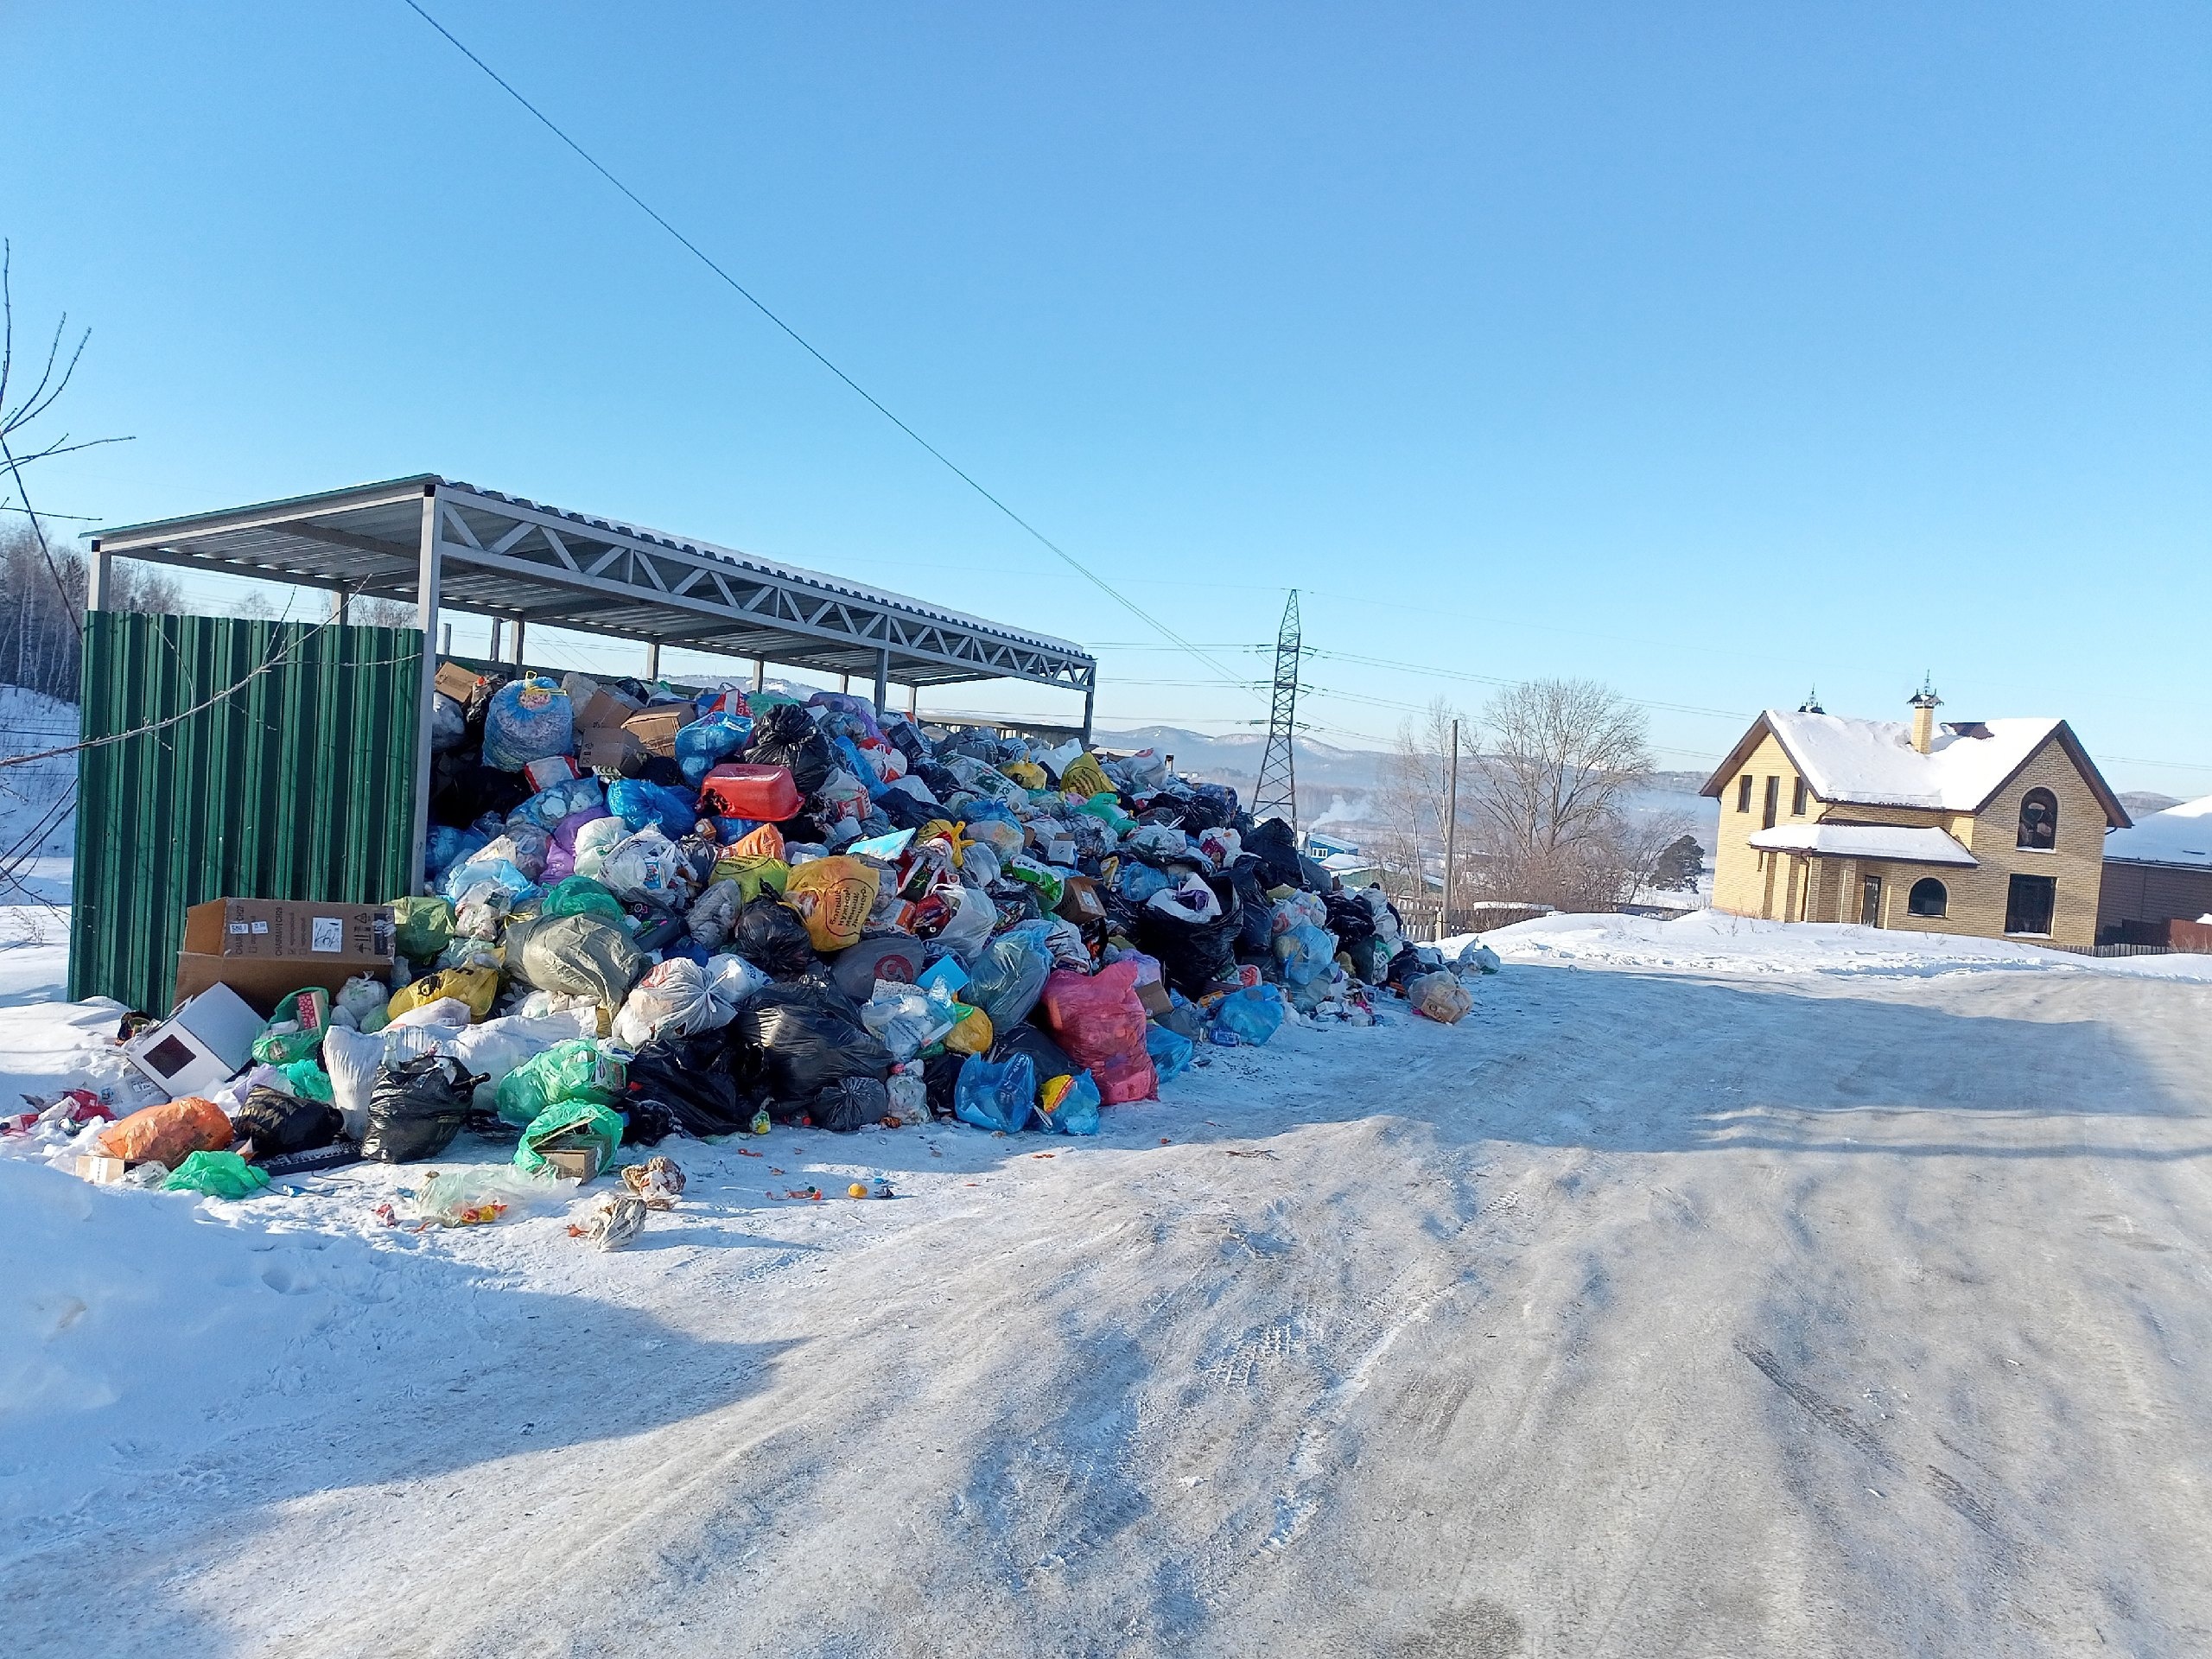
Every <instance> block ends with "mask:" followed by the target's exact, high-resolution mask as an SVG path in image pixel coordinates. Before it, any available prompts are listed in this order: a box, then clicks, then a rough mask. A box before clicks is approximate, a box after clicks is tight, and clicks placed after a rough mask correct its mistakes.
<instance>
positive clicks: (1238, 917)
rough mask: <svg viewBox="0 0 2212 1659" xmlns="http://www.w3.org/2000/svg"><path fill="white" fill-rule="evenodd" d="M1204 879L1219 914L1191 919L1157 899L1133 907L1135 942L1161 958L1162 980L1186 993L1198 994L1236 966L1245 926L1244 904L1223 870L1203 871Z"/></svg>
mask: <svg viewBox="0 0 2212 1659" xmlns="http://www.w3.org/2000/svg"><path fill="white" fill-rule="evenodd" d="M1206 885H1207V886H1208V887H1211V888H1212V889H1213V890H1214V896H1215V897H1216V898H1217V899H1219V900H1220V901H1221V914H1220V915H1218V916H1217V917H1215V918H1213V919H1212V920H1211V921H1207V922H1194V921H1189V920H1186V919H1185V918H1183V917H1180V916H1173V915H1170V914H1169V913H1168V912H1166V911H1164V910H1162V909H1160V907H1159V906H1157V905H1145V906H1141V907H1140V908H1139V909H1138V911H1137V941H1136V942H1137V948H1138V949H1139V950H1142V951H1144V952H1145V953H1146V954H1147V956H1154V957H1159V958H1160V971H1161V973H1162V974H1163V975H1164V976H1166V980H1167V982H1168V983H1169V984H1170V985H1172V986H1173V987H1174V988H1176V989H1177V990H1179V991H1180V992H1182V993H1183V995H1185V996H1199V995H1204V994H1205V991H1206V990H1207V988H1209V987H1211V986H1212V985H1213V984H1214V983H1215V982H1217V981H1218V980H1222V979H1225V978H1227V977H1228V976H1229V975H1230V971H1231V970H1232V969H1235V967H1236V942H1237V938H1238V937H1239V936H1240V935H1241V934H1242V933H1243V930H1244V906H1243V901H1242V900H1240V899H1238V898H1237V896H1236V885H1235V884H1234V883H1233V882H1232V881H1230V879H1229V878H1228V877H1226V876H1218V875H1215V876H1208V877H1207V878H1206Z"/></svg>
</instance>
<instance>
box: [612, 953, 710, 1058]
mask: <svg viewBox="0 0 2212 1659" xmlns="http://www.w3.org/2000/svg"><path fill="white" fill-rule="evenodd" d="M731 1013H732V1010H731V1009H730V1008H728V1007H725V1006H724V1005H723V1004H722V1002H721V1001H720V1000H719V999H717V998H716V997H715V995H714V994H713V993H712V992H711V991H710V990H709V988H708V986H707V976H706V974H705V972H704V970H702V969H701V968H700V966H699V964H698V963H696V962H694V961H692V960H691V959H690V957H670V958H669V959H668V960H667V961H666V962H664V963H659V964H658V966H656V967H653V968H652V969H647V971H646V973H645V977H644V978H643V979H641V980H639V982H637V984H636V985H634V986H632V988H631V990H630V995H628V996H627V997H626V998H625V999H624V1000H623V1002H622V1008H621V1011H620V1013H619V1014H616V1015H615V1016H614V1040H615V1041H616V1042H618V1043H620V1044H622V1045H623V1046H625V1047H626V1048H632V1049H638V1048H643V1047H644V1046H645V1045H646V1044H647V1043H650V1042H652V1040H653V1039H655V1038H656V1037H688V1036H690V1035H691V1034H692V1033H694V1032H700V1031H711V1030H713V1029H714V1028H715V1027H717V1026H726V1025H728V1023H729V1020H730V1014H731Z"/></svg>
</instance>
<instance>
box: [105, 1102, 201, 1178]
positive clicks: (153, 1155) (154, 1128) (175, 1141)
mask: <svg viewBox="0 0 2212 1659" xmlns="http://www.w3.org/2000/svg"><path fill="white" fill-rule="evenodd" d="M230 1144H231V1120H230V1119H229V1118H227V1117H225V1116H223V1109H222V1108H221V1107H219V1106H218V1105H217V1104H216V1103H214V1102H213V1101H212V1100H202V1099H201V1098H200V1096H197V1095H187V1096H185V1097H184V1098H183V1099H182V1100H173V1101H170V1102H169V1103H168V1104H167V1105H165V1106H149V1107H147V1108H146V1109H144V1110H143V1111H137V1112H133V1113H131V1114H130V1116H128V1117H126V1118H124V1120H123V1121H122V1122H118V1123H117V1124H115V1125H114V1126H113V1127H112V1128H109V1129H107V1130H105V1131H104V1132H103V1133H102V1134H101V1135H100V1150H101V1151H102V1152H104V1153H105V1154H107V1155H108V1156H109V1157H111V1158H120V1159H122V1160H124V1161H125V1162H126V1163H133V1164H138V1163H143V1162H145V1161H146V1160H148V1159H149V1158H150V1159H152V1160H155V1161H156V1163H162V1164H167V1165H168V1166H169V1167H170V1168H171V1169H175V1167H176V1166H178V1165H179V1164H181V1163H182V1162H183V1161H184V1160H186V1159H187V1158H188V1157H190V1156H191V1155H192V1154H194V1153H195V1152H220V1151H222V1150H223V1149H224V1148H225V1147H227V1146H229V1145H230Z"/></svg>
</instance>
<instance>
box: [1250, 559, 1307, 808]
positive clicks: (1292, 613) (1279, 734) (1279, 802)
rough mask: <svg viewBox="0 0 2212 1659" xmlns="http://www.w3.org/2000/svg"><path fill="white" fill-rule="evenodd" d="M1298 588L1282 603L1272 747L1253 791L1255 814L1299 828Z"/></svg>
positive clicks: (1270, 731)
mask: <svg viewBox="0 0 2212 1659" xmlns="http://www.w3.org/2000/svg"><path fill="white" fill-rule="evenodd" d="M1298 657H1299V648H1298V589H1297V588H1292V589H1291V590H1290V602H1289V603H1288V604H1287V605H1285V606H1284V607H1282V631H1281V632H1279V633H1278V634H1276V635H1275V685H1274V704H1273V705H1272V706H1271V707H1270V708H1269V709H1268V747H1267V748H1266V749H1265V750H1264V751H1262V753H1261V755H1260V781H1259V785H1258V786H1257V787H1256V788H1255V789H1254V790H1253V791H1252V817H1253V818H1254V820H1255V821H1258V822H1264V821H1265V820H1266V819H1268V818H1270V817H1280V818H1281V819H1283V820H1284V821H1285V822H1286V823H1288V824H1289V825H1290V827H1291V828H1292V829H1294V830H1295V829H1297V828H1298V770H1297V766H1296V763H1295V762H1294V760H1293V759H1292V753H1291V750H1292V741H1293V739H1294V737H1295V735H1296V734H1297V731H1298Z"/></svg>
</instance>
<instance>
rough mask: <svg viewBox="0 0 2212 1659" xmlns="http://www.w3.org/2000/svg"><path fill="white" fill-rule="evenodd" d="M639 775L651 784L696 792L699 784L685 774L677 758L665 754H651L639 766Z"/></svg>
mask: <svg viewBox="0 0 2212 1659" xmlns="http://www.w3.org/2000/svg"><path fill="white" fill-rule="evenodd" d="M638 776H639V778H641V779H644V780H645V782H646V783H649V784H658V785H660V786H661V787H662V788H663V789H680V790H683V791H685V792H686V793H687V794H688V793H694V792H696V790H697V787H698V786H697V785H696V784H694V783H693V782H692V781H691V780H690V779H688V778H686V777H685V776H684V775H683V766H680V765H679V764H677V761H676V760H675V758H674V757H673V756H671V755H665V754H649V755H647V756H646V757H645V765H644V766H639V768H638Z"/></svg>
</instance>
